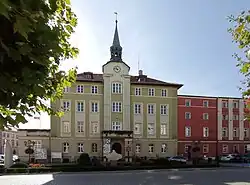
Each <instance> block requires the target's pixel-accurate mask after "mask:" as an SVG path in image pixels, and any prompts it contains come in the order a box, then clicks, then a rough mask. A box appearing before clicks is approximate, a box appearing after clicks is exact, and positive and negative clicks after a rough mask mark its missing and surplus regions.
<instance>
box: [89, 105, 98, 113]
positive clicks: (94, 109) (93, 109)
mask: <svg viewBox="0 0 250 185" xmlns="http://www.w3.org/2000/svg"><path fill="white" fill-rule="evenodd" d="M91 112H92V113H96V112H99V102H91Z"/></svg>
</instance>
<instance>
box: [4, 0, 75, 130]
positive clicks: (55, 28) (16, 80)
mask: <svg viewBox="0 0 250 185" xmlns="http://www.w3.org/2000/svg"><path fill="white" fill-rule="evenodd" d="M0 25H1V29H0V84H1V86H0V127H1V128H3V127H8V126H17V124H19V123H25V122H27V120H26V119H25V117H24V116H25V115H32V114H33V113H35V112H38V113H41V112H42V111H45V112H47V113H48V114H50V115H61V112H60V110H53V109H52V108H51V107H50V105H48V104H46V102H48V101H55V100H57V99H59V98H61V97H62V94H63V89H64V87H66V86H70V85H71V83H73V82H74V81H75V78H76V69H71V70H70V71H68V72H67V73H66V72H64V71H59V65H60V61H62V60H67V59H70V58H74V57H76V56H77V54H78V49H77V48H74V47H72V46H71V44H70V43H69V38H70V36H71V34H72V33H73V32H74V28H75V27H76V25H77V18H76V15H75V14H74V13H73V12H72V10H71V6H70V0H25V1H24V0H1V1H0ZM1 128H0V129H1Z"/></svg>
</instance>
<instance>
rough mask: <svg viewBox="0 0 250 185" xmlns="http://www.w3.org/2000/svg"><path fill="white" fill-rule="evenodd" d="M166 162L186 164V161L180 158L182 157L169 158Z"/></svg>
mask: <svg viewBox="0 0 250 185" xmlns="http://www.w3.org/2000/svg"><path fill="white" fill-rule="evenodd" d="M168 160H169V161H178V162H181V163H186V162H187V159H186V158H185V157H182V156H174V157H170V158H169V159H168Z"/></svg>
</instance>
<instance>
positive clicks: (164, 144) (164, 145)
mask: <svg viewBox="0 0 250 185" xmlns="http://www.w3.org/2000/svg"><path fill="white" fill-rule="evenodd" d="M167 149H168V145H167V144H166V143H162V144H161V153H167Z"/></svg>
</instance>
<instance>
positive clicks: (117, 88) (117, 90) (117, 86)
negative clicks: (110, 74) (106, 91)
mask: <svg viewBox="0 0 250 185" xmlns="http://www.w3.org/2000/svg"><path fill="white" fill-rule="evenodd" d="M112 93H113V94H121V93H122V84H121V83H119V82H115V83H112Z"/></svg>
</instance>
